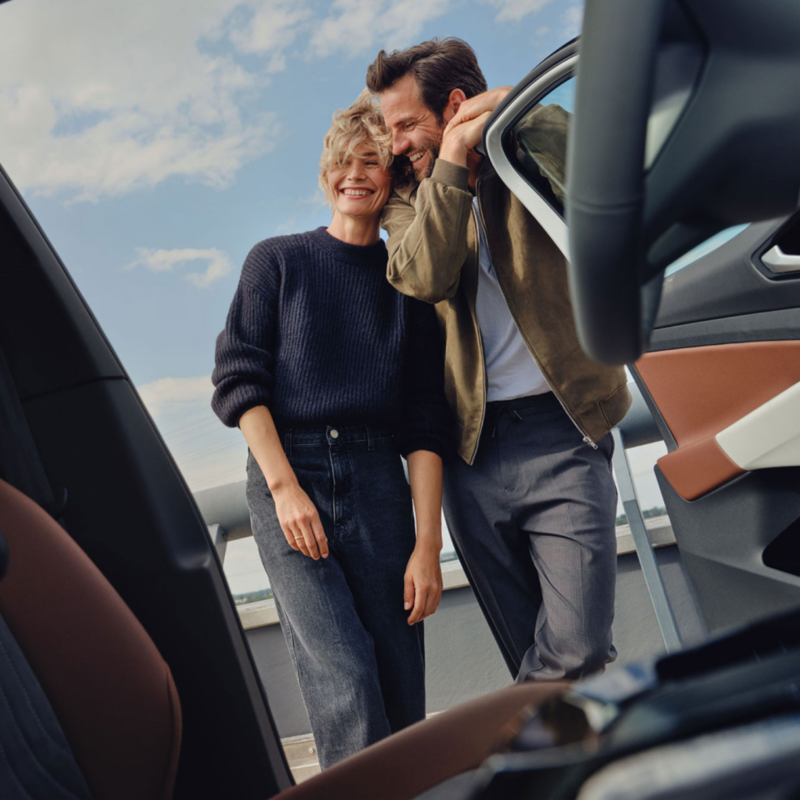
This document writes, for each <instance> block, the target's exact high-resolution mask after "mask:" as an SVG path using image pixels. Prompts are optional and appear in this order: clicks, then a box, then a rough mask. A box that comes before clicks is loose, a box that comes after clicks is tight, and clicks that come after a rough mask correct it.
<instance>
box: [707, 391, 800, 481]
mask: <svg viewBox="0 0 800 800" xmlns="http://www.w3.org/2000/svg"><path fill="white" fill-rule="evenodd" d="M716 439H717V444H718V445H719V446H720V447H721V448H722V450H723V451H724V452H725V454H726V455H727V456H728V458H730V459H731V461H733V462H734V463H735V464H737V465H738V466H739V467H741V468H742V469H744V470H753V469H767V468H769V467H800V383H796V384H795V385H794V386H791V387H790V388H789V389H787V390H786V391H785V392H781V393H780V394H779V395H776V396H775V397H773V398H772V400H769V401H767V402H766V403H764V405H762V406H759V407H758V408H757V409H755V410H754V411H751V412H750V413H749V414H747V415H745V416H744V417H742V418H741V419H740V420H737V421H736V422H734V423H733V425H729V426H728V427H727V428H725V429H724V430H722V431H720V432H719V433H718V434H717V436H716Z"/></svg>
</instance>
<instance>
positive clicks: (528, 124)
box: [506, 78, 575, 217]
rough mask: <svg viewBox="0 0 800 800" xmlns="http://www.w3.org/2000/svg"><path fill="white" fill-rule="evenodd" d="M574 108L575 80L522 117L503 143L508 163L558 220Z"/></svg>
mask: <svg viewBox="0 0 800 800" xmlns="http://www.w3.org/2000/svg"><path fill="white" fill-rule="evenodd" d="M574 105H575V78H568V79H567V80H566V81H565V82H564V83H561V84H559V85H558V86H557V87H556V88H555V89H553V90H552V91H550V92H549V93H548V94H547V95H545V97H543V98H542V99H541V100H540V101H539V102H538V103H537V104H536V105H535V106H533V107H532V108H531V109H530V110H528V111H526V113H525V114H523V115H522V117H521V118H520V119H519V120H518V121H517V123H516V124H515V125H514V126H513V128H512V131H511V135H510V136H509V138H508V140H507V142H506V153H507V154H508V157H509V158H510V159H511V161H512V163H514V165H515V166H516V168H517V169H518V170H519V172H520V173H521V174H522V175H523V176H524V177H525V179H526V180H527V181H528V183H529V184H530V185H531V186H532V187H533V188H534V189H536V190H537V191H538V192H539V193H540V194H541V195H542V196H543V197H544V198H545V199H546V200H547V201H548V202H549V203H550V205H551V206H552V207H553V208H554V209H555V210H556V211H558V213H559V214H560V215H561V216H562V217H563V216H564V199H565V197H566V162H567V136H568V133H569V126H570V122H571V119H572V110H573V108H574Z"/></svg>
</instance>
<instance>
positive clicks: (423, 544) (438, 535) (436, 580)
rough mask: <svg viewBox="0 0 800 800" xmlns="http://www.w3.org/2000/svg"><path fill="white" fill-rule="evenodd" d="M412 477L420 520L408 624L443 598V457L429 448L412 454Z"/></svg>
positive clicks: (409, 581) (409, 570)
mask: <svg viewBox="0 0 800 800" xmlns="http://www.w3.org/2000/svg"><path fill="white" fill-rule="evenodd" d="M408 479H409V483H410V484H411V495H412V497H413V498H414V514H415V516H416V520H417V545H416V547H415V548H414V552H413V553H412V554H411V558H410V559H409V560H408V566H407V567H406V574H405V580H404V592H403V600H404V607H405V609H406V611H409V610H410V611H411V613H410V614H409V616H408V624H409V625H414V624H415V623H417V622H420V621H421V620H423V619H425V617H429V616H430V615H431V614H433V612H434V611H436V607H437V606H438V605H439V601H440V600H441V598H442V568H441V566H440V565H439V554H440V553H441V551H442V459H441V458H440V457H439V456H438V455H437V454H436V453H431V452H430V451H428V450H415V451H414V452H413V453H409V454H408Z"/></svg>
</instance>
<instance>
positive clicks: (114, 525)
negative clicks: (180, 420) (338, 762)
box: [0, 168, 292, 798]
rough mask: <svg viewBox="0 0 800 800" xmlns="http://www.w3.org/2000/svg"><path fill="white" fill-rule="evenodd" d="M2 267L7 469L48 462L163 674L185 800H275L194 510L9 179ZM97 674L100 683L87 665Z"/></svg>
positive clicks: (0, 408)
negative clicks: (17, 443)
mask: <svg viewBox="0 0 800 800" xmlns="http://www.w3.org/2000/svg"><path fill="white" fill-rule="evenodd" d="M0 252H2V258H0V362H1V363H0V441H1V442H2V445H3V448H0V456H5V458H2V457H0V463H4V465H5V466H9V465H11V466H14V467H17V468H18V470H17V472H19V471H26V470H29V469H30V468H31V459H32V458H38V459H40V460H41V463H42V465H43V470H44V472H46V477H47V480H48V481H49V483H50V484H51V485H52V488H53V490H54V491H53V494H54V495H55V498H56V499H57V501H58V503H57V505H55V506H53V507H52V508H48V510H49V511H50V512H51V513H52V514H53V515H54V516H56V517H58V518H59V520H61V521H63V522H64V524H65V527H66V529H67V530H68V532H69V534H70V535H71V536H72V538H73V539H74V540H75V541H76V542H77V543H78V545H79V546H80V547H81V548H82V549H83V550H84V552H85V553H86V554H87V555H88V556H89V558H90V559H91V560H92V561H93V562H94V564H95V566H97V567H98V568H99V569H100V571H101V572H102V573H103V575H104V576H105V577H106V578H107V579H108V580H109V582H110V583H111V584H112V585H113V586H114V588H115V589H116V590H117V592H118V593H119V594H120V595H121V596H122V598H123V599H124V600H125V602H126V603H127V604H128V606H129V607H130V609H131V610H132V611H133V613H134V614H135V615H136V617H137V618H138V620H139V621H140V622H141V623H142V625H143V626H144V627H145V629H146V630H147V632H148V633H149V634H150V636H151V638H152V639H153V641H154V642H155V644H156V646H157V647H158V650H159V652H160V653H161V655H162V657H163V658H164V660H165V661H166V662H167V663H168V665H169V667H170V670H171V672H172V675H173V677H174V679H175V684H176V686H177V690H178V695H179V697H180V706H181V709H182V717H183V738H182V747H181V754H180V761H179V765H178V774H177V783H176V789H175V797H176V798H194V797H237V798H262V797H266V796H272V795H274V794H277V793H278V792H279V791H281V790H282V789H284V788H286V787H288V786H289V785H291V782H292V781H291V776H290V774H289V770H288V766H287V764H286V759H285V757H284V755H283V750H282V748H281V745H280V741H279V738H278V734H277V729H276V728H275V724H274V722H273V719H272V716H271V713H270V710H269V706H268V705H267V701H266V697H265V695H264V689H263V687H262V685H261V681H260V680H259V678H258V673H257V671H256V668H255V664H254V662H253V658H252V655H251V653H250V649H249V647H248V644H247V640H246V638H245V635H244V632H243V631H242V627H241V624H240V623H239V619H238V616H237V614H236V610H235V607H234V604H233V599H232V597H231V595H230V592H229V591H228V588H227V585H226V582H225V577H224V575H223V572H222V568H221V566H220V563H219V559H218V558H217V555H216V551H215V549H214V547H213V545H212V543H211V541H210V539H209V536H208V532H207V530H206V527H205V524H204V522H203V520H202V517H201V516H200V512H199V511H198V509H197V505H196V504H195V502H194V500H193V498H192V495H191V493H190V492H189V489H188V487H187V486H186V484H185V482H184V480H183V478H182V477H181V474H180V472H179V470H178V468H177V466H176V465H175V463H174V461H173V459H172V457H171V455H170V453H169V451H168V450H167V447H166V445H165V444H164V442H163V440H162V439H161V436H160V435H159V433H158V431H157V429H156V427H155V425H154V423H153V421H152V419H151V418H150V416H149V415H148V413H147V411H146V410H145V407H144V405H143V403H142V401H141V399H140V398H139V396H138V395H137V393H136V390H135V388H134V386H133V384H132V382H131V380H130V378H129V377H128V375H127V373H126V372H125V370H124V368H123V367H122V365H121V364H120V362H119V360H118V358H117V356H116V354H115V353H114V351H113V349H112V348H111V346H110V344H109V343H108V341H107V339H106V338H105V336H104V335H103V332H102V330H101V329H100V327H99V325H98V324H97V321H96V320H95V318H94V316H93V315H92V313H91V311H90V309H89V307H88V306H87V304H86V302H85V300H84V299H83V297H82V296H81V294H80V292H79V291H78V289H77V287H76V286H75V284H74V283H73V281H72V279H71V278H70V276H69V274H68V273H67V271H66V269H65V267H64V265H63V264H62V262H61V261H60V259H59V258H58V255H57V254H56V252H55V251H54V249H53V247H52V245H51V244H50V242H49V241H48V240H47V238H46V236H45V235H44V233H43V231H42V230H41V228H40V227H39V225H38V224H37V222H36V220H35V219H34V217H33V215H32V214H31V212H30V209H29V208H28V207H27V206H26V204H25V202H24V201H23V199H22V197H21V196H20V194H19V193H18V192H17V190H16V189H15V187H14V186H13V184H12V182H11V180H10V179H9V177H8V176H7V174H6V173H5V172H4V171H3V170H2V168H0ZM6 364H7V368H6V367H5V365H6ZM9 400H13V403H14V405H15V406H16V405H18V407H19V408H20V411H21V419H24V421H25V422H24V427H25V428H26V429H27V428H29V429H30V434H31V437H32V440H33V443H34V445H35V446H34V447H33V448H32V449H33V450H34V451H35V452H36V451H38V453H37V454H34V453H31V452H30V449H29V450H28V452H27V453H25V454H22V453H21V448H16V449H19V450H20V453H17V452H9V448H10V445H11V444H13V443H14V437H13V434H14V433H15V427H16V430H17V432H18V430H19V427H20V425H21V422H19V419H20V418H17V419H16V420H15V417H14V416H13V415H12V414H11V410H10V403H9ZM15 422H16V426H15V424H14V423H15ZM3 450H5V452H3ZM26 457H27V459H28V461H27V463H26V461H25V458H26ZM4 477H5V478H9V479H10V476H9V475H8V474H4ZM9 482H11V481H10V480H9ZM9 558H10V559H11V560H12V561H13V559H14V553H13V552H10V553H9ZM85 624H86V625H91V624H92V620H91V619H87V620H85ZM86 665H87V669H91V668H92V658H91V654H86Z"/></svg>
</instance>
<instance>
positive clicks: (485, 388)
mask: <svg viewBox="0 0 800 800" xmlns="http://www.w3.org/2000/svg"><path fill="white" fill-rule="evenodd" d="M479 183H480V180H478V181H477V182H476V184H475V196H476V197H477V196H478V184H479ZM478 203H479V204H480V200H479V201H478ZM473 213H474V212H473ZM477 223H478V220H477V219H476V220H475V224H476V226H477ZM475 232H476V233H477V234H478V235H479V237H480V231H478V230H476V231H475ZM476 256H477V258H478V276H477V277H478V280H480V268H481V245H480V238H478V252H477V253H476ZM478 280H476V281H475V313H474V314H473V319H472V321H473V323H474V325H475V330H476V332H477V334H478V345H479V346H480V353H481V364H482V366H483V396H482V398H481V400H482V403H481V424H480V426H479V427H478V438H477V439H476V440H475V447H474V448H473V449H472V458H471V460H470V462H469V463H470V464H472V463H474V461H475V454H476V453H477V451H478V445H479V444H480V441H481V434H482V433H483V425H484V423H485V422H486V398H487V397H488V394H489V390H488V382H489V376H488V374H487V373H486V354H485V353H484V352H483V334H482V333H481V326H480V324H479V323H478Z"/></svg>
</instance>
